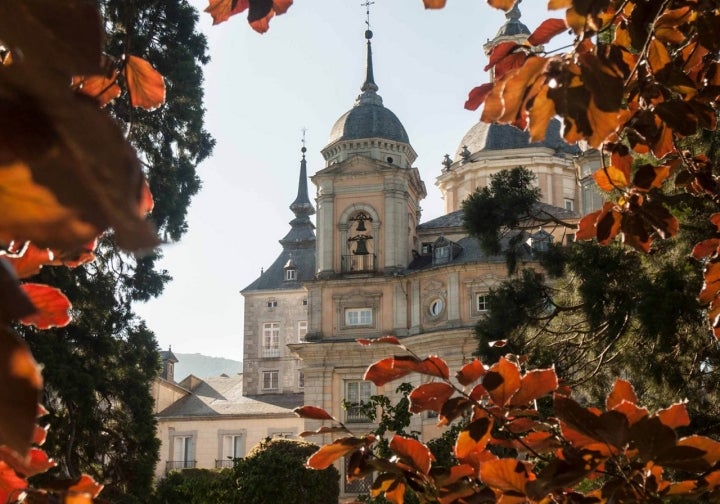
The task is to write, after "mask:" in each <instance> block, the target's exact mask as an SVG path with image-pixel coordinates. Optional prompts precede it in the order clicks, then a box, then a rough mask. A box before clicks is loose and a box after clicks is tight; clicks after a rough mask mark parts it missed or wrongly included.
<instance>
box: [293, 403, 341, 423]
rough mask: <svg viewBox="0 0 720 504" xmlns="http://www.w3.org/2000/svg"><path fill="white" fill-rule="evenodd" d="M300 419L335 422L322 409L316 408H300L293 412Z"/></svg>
mask: <svg viewBox="0 0 720 504" xmlns="http://www.w3.org/2000/svg"><path fill="white" fill-rule="evenodd" d="M293 413H295V414H296V415H297V416H299V417H300V418H311V419H313V420H335V419H334V418H333V416H332V415H331V414H330V413H328V412H327V411H325V410H324V409H322V408H318V407H316V406H301V407H299V408H295V409H294V410H293Z"/></svg>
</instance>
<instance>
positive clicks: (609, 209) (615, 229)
mask: <svg viewBox="0 0 720 504" xmlns="http://www.w3.org/2000/svg"><path fill="white" fill-rule="evenodd" d="M621 224H622V216H621V215H620V213H618V212H617V211H615V205H614V204H613V203H612V202H608V203H605V204H604V205H603V209H602V210H601V212H600V215H599V216H598V219H597V223H596V224H595V228H596V232H597V239H598V243H599V244H600V245H607V244H608V243H610V242H611V241H612V240H613V239H614V238H615V237H616V236H617V234H618V233H619V232H620V225H621Z"/></svg>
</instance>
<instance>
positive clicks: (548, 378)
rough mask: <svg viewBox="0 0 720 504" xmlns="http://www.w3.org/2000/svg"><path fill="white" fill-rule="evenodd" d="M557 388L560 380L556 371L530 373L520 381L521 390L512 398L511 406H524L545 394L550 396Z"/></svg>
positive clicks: (538, 370) (539, 370) (542, 370)
mask: <svg viewBox="0 0 720 504" xmlns="http://www.w3.org/2000/svg"><path fill="white" fill-rule="evenodd" d="M557 387H558V378H557V375H556V374H555V370H554V369H536V370H533V371H529V372H528V373H526V374H525V376H523V377H522V379H521V380H520V390H518V391H517V392H516V393H515V394H514V395H513V396H512V399H511V400H510V405H511V406H523V405H525V404H527V403H529V402H532V401H534V400H535V399H537V398H539V397H542V396H544V395H545V394H549V393H550V392H552V391H553V390H555V389H557Z"/></svg>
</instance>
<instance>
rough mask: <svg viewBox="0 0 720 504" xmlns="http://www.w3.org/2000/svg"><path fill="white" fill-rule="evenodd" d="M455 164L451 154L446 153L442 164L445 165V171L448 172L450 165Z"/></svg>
mask: <svg viewBox="0 0 720 504" xmlns="http://www.w3.org/2000/svg"><path fill="white" fill-rule="evenodd" d="M452 164H453V160H452V159H450V154H445V157H444V158H443V160H442V165H443V166H444V169H443V171H444V172H448V171H450V167H451V166H452Z"/></svg>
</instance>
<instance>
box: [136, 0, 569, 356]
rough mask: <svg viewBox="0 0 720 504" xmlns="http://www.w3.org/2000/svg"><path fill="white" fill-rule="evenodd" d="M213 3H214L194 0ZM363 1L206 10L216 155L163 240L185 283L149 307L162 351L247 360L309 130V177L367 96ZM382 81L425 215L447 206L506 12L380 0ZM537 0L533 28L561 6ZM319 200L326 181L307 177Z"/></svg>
mask: <svg viewBox="0 0 720 504" xmlns="http://www.w3.org/2000/svg"><path fill="white" fill-rule="evenodd" d="M191 2H192V3H193V4H194V5H195V6H196V7H197V8H198V9H199V10H202V9H204V8H205V6H206V5H207V0H191ZM362 3H363V2H362V1H361V0H295V4H294V5H293V6H292V7H291V8H290V10H289V11H288V13H287V14H285V15H283V16H279V17H276V18H274V19H273V20H272V21H271V23H270V31H269V32H267V33H266V34H264V35H259V34H257V33H255V32H254V31H253V30H252V29H250V27H249V26H248V25H247V22H246V20H245V16H244V14H240V15H237V16H235V17H233V18H231V19H230V21H228V22H225V23H223V24H221V25H218V26H214V27H213V26H211V18H210V16H209V15H208V14H206V13H201V16H200V28H201V30H202V31H203V32H204V33H206V34H207V36H208V40H209V46H210V55H211V58H212V61H211V62H210V64H209V65H208V66H207V67H205V86H204V88H205V106H206V109H207V114H206V127H207V129H208V130H209V131H210V133H211V134H212V135H213V136H214V137H215V139H216V141H217V145H216V147H215V151H214V154H213V155H212V157H211V158H210V159H208V160H207V161H205V162H204V163H203V164H202V165H201V166H200V167H199V169H198V172H199V175H200V177H201V178H202V181H203V188H202V190H201V192H200V194H199V195H198V196H196V197H195V199H194V200H193V203H192V206H191V208H190V211H189V226H190V230H189V232H188V233H187V234H186V235H185V236H184V238H183V239H182V241H181V242H180V243H178V244H173V245H166V246H165V247H164V248H163V253H164V256H165V257H164V259H163V261H162V263H161V267H163V268H165V269H167V270H168V271H169V273H170V274H171V275H172V276H173V278H174V280H173V281H172V282H171V283H170V284H169V285H168V286H167V287H166V289H165V293H164V294H163V295H162V296H161V297H160V298H159V299H157V300H154V301H151V302H149V303H147V304H143V305H138V306H137V311H138V313H139V315H140V316H142V317H143V318H145V320H146V321H147V323H148V326H149V327H150V328H151V329H152V330H153V331H154V332H155V334H156V336H157V339H158V342H159V345H160V348H161V349H167V348H168V346H169V345H172V349H173V351H176V352H180V353H196V352H197V353H203V354H205V355H212V356H221V357H227V358H232V359H238V360H241V359H242V335H243V298H242V295H241V294H240V290H242V289H243V288H244V287H246V286H247V285H248V284H250V283H251V282H252V281H253V280H255V279H256V278H257V277H258V276H259V274H260V269H261V268H267V267H268V266H270V264H272V262H273V261H274V260H275V258H276V257H277V255H278V254H279V253H280V250H281V247H280V244H279V243H278V240H279V239H280V238H282V237H283V236H284V235H285V234H286V233H287V231H288V230H289V222H290V220H291V219H292V218H293V214H292V212H291V211H290V210H289V208H288V206H289V205H290V203H291V202H292V201H293V200H294V199H295V196H296V193H297V180H298V174H299V166H300V165H299V163H300V148H301V142H300V141H301V138H302V129H303V128H307V134H306V144H307V149H308V152H307V160H308V174H309V175H311V174H313V173H315V172H316V171H318V170H320V169H321V168H323V167H324V161H323V159H322V156H321V154H320V150H321V149H322V148H323V147H324V146H325V145H326V142H327V140H328V136H329V133H330V129H331V127H332V125H333V124H334V123H335V121H336V120H337V119H338V118H339V117H340V116H341V115H342V114H343V113H345V112H346V111H347V110H349V109H350V108H351V107H352V105H353V102H354V100H355V98H356V97H357V95H358V94H359V93H360V86H361V85H362V82H363V80H364V72H365V38H364V31H365V7H363V6H361V4H362ZM371 9H372V11H371V12H372V14H371V24H372V26H371V28H372V30H373V32H374V37H373V61H374V70H375V82H376V83H377V84H378V86H379V87H380V90H379V94H380V95H381V96H382V98H383V101H384V105H385V106H386V107H387V108H389V109H390V110H392V111H393V112H394V113H395V114H396V115H397V116H398V118H399V119H400V120H401V121H402V123H403V125H404V126H405V129H406V130H407V132H408V135H409V137H410V143H411V144H412V146H413V148H414V149H415V151H416V152H417V153H418V159H417V161H416V163H415V165H416V166H417V168H418V169H419V170H420V175H421V177H422V178H423V180H424V181H425V185H426V186H427V192H428V196H427V198H426V199H425V200H424V201H423V202H422V208H423V214H422V220H423V221H426V220H428V219H431V218H434V217H437V216H439V215H442V213H443V202H442V199H441V197H440V192H439V191H438V189H437V188H436V187H435V178H436V177H437V176H438V175H439V174H440V168H441V167H442V166H441V164H440V162H441V161H442V158H443V155H444V154H446V153H449V154H450V155H451V157H453V158H454V157H455V151H456V150H457V148H458V144H459V142H460V140H461V139H462V137H463V135H464V134H465V132H466V131H467V130H468V129H469V128H470V127H471V126H472V125H473V124H474V123H475V122H476V121H477V120H478V117H479V113H478V112H469V111H466V110H464V109H463V104H464V102H465V99H466V97H467V93H468V91H470V89H472V88H473V87H474V86H476V85H479V84H481V83H483V82H486V81H487V77H486V74H485V72H484V71H483V67H484V66H485V64H486V63H487V58H486V57H485V55H484V53H483V44H484V43H485V42H487V40H488V39H491V38H493V37H494V36H495V33H496V32H497V30H498V28H499V27H500V26H501V25H502V23H503V22H504V21H505V17H504V13H502V12H501V11H496V10H494V9H492V8H491V7H489V6H487V4H486V2H485V1H484V0H448V2H447V6H446V7H445V9H442V10H435V11H429V10H425V9H424V8H423V5H422V1H421V0H375V4H374V5H373V6H372V7H371ZM545 9H546V2H544V1H539V0H526V1H525V2H523V3H522V5H521V10H522V13H523V17H522V21H523V22H524V23H525V24H527V25H528V27H529V28H530V30H533V29H535V28H536V27H537V26H538V25H539V24H540V22H541V20H543V19H545V18H547V17H550V15H551V14H552V15H553V17H561V16H562V15H563V13H562V12H553V13H548V12H547V11H546V10H545ZM308 184H309V189H310V196H311V199H313V200H314V197H315V188H314V186H313V185H312V183H310V182H308Z"/></svg>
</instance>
